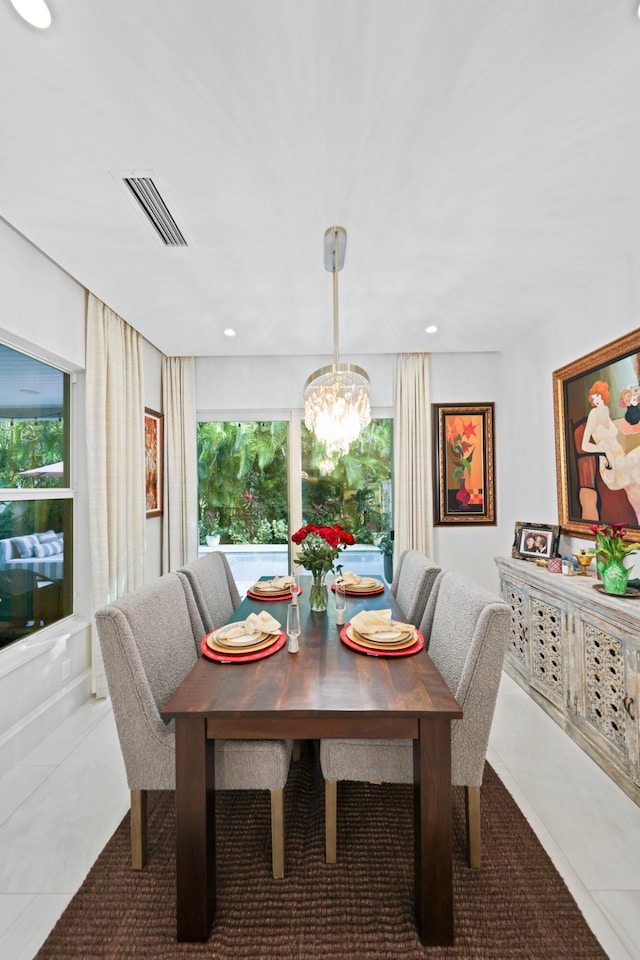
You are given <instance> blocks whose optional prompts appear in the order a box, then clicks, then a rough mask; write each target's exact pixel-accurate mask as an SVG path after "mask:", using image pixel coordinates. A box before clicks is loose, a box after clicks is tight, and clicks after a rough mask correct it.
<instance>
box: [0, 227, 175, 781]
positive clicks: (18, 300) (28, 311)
mask: <svg viewBox="0 0 640 960" xmlns="http://www.w3.org/2000/svg"><path fill="white" fill-rule="evenodd" d="M0 262H1V263H2V283H1V284H0V339H2V340H3V341H4V342H6V343H8V344H9V345H11V346H15V347H16V348H18V349H23V350H25V351H27V352H28V353H31V354H33V355H34V356H37V357H38V358H39V359H42V360H45V361H49V362H51V363H53V364H55V365H56V366H59V367H60V368H61V369H63V370H66V371H69V372H75V374H76V383H75V385H74V386H73V410H74V417H73V425H72V429H73V451H74V459H73V472H72V480H71V482H72V484H73V487H74V489H75V492H76V496H75V508H74V520H75V523H74V603H75V610H76V615H75V616H74V617H72V618H70V619H68V620H65V621H63V622H62V623H61V624H58V625H53V626H51V627H47V628H45V629H44V630H40V631H38V633H36V634H34V635H33V637H31V638H28V639H27V640H25V641H19V642H18V643H15V644H12V645H11V646H10V647H7V648H4V649H3V650H0V774H2V773H3V772H4V771H5V770H6V769H8V768H9V767H10V766H11V765H12V764H13V763H15V762H16V760H18V759H19V757H21V756H23V755H24V753H25V752H26V751H28V750H29V749H31V748H32V747H33V746H35V745H36V744H37V743H38V741H39V740H40V739H41V738H42V736H44V735H45V734H46V733H50V732H51V730H52V729H53V728H54V727H55V725H56V724H57V723H59V722H60V721H61V720H63V719H64V717H66V716H68V715H69V714H70V713H71V712H72V711H73V710H75V709H76V707H77V706H79V704H80V703H82V702H83V700H85V699H86V698H87V696H89V694H90V619H91V613H92V609H91V607H92V604H91V563H90V545H89V530H88V515H89V514H88V511H89V505H88V490H87V468H86V443H85V435H86V432H85V420H84V397H85V382H84V372H83V368H84V362H85V321H86V291H85V289H84V288H83V287H82V286H81V285H80V284H79V283H77V282H76V281H75V280H73V279H72V278H71V277H69V275H68V274H66V273H65V272H64V271H63V270H61V269H60V268H59V267H57V266H56V265H55V264H54V263H52V261H51V260H49V259H48V258H47V257H45V256H44V255H43V254H42V253H40V251H38V250H37V249H36V248H35V247H34V246H32V245H31V244H30V243H29V242H28V241H26V240H25V239H24V238H23V237H22V236H21V235H20V234H19V233H17V232H16V231H14V230H13V229H12V228H11V227H10V226H9V225H8V224H7V223H5V222H4V221H3V220H1V219H0ZM160 356H161V355H160V353H159V352H158V351H157V350H156V349H155V348H154V347H153V346H151V345H150V344H146V343H145V346H144V352H143V369H144V389H145V404H146V405H147V406H149V407H152V408H153V409H155V410H161V402H162V400H161V388H160ZM161 524H162V521H161V519H159V518H153V519H151V520H148V521H147V544H146V550H145V578H147V577H148V578H151V579H152V578H153V577H154V576H158V575H159V574H160V569H161V560H162V550H161V533H162V525H161ZM66 660H69V661H70V663H71V676H70V677H69V678H68V679H66V680H64V681H63V680H62V662H63V661H66Z"/></svg>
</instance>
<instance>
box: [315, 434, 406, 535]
mask: <svg viewBox="0 0 640 960" xmlns="http://www.w3.org/2000/svg"><path fill="white" fill-rule="evenodd" d="M392 460H393V455H392V421H391V420H388V419H376V420H372V421H371V423H370V424H369V426H368V427H365V429H364V430H363V431H362V433H361V434H360V436H359V437H358V439H357V440H356V441H355V442H354V443H352V444H351V448H350V450H349V453H348V454H346V456H340V457H338V458H336V459H335V460H331V459H329V458H327V455H326V452H325V449H324V444H321V443H319V442H318V440H316V438H315V435H314V434H312V433H311V432H310V431H309V430H307V429H306V427H305V426H304V425H303V426H302V520H303V522H304V523H315V524H318V525H319V526H321V525H329V526H330V525H332V524H334V523H339V524H340V525H341V526H342V527H344V528H346V529H348V530H350V531H351V533H353V535H354V537H355V539H356V542H357V543H370V544H373V543H376V542H377V541H378V539H379V537H380V535H382V534H386V533H387V532H388V531H389V529H390V527H391V473H392Z"/></svg>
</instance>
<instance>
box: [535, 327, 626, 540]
mask: <svg viewBox="0 0 640 960" xmlns="http://www.w3.org/2000/svg"><path fill="white" fill-rule="evenodd" d="M553 383H554V410H555V433H556V462H557V464H558V478H557V481H558V512H559V519H560V526H561V528H562V532H563V533H568V534H573V535H578V536H587V537H588V536H590V534H591V535H592V531H591V530H590V527H591V526H592V525H593V524H594V523H604V524H619V525H622V526H624V527H625V528H626V529H627V530H628V531H629V535H630V537H631V538H632V539H634V540H640V331H637V330H636V331H634V332H633V333H630V334H628V335H627V336H626V337H621V338H620V339H619V340H616V341H614V342H613V343H610V344H608V345H607V346H604V347H601V348H600V349H599V350H595V351H594V352H593V353H590V354H588V355H587V356H585V357H582V358H581V359H580V360H576V361H575V362H574V363H571V364H568V365H567V366H566V367H563V368H562V369H560V370H556V371H555V372H554V374H553Z"/></svg>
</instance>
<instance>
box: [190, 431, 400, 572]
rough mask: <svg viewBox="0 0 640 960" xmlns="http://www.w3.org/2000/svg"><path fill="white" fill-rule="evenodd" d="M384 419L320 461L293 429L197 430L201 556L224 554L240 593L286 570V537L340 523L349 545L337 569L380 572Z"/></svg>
mask: <svg viewBox="0 0 640 960" xmlns="http://www.w3.org/2000/svg"><path fill="white" fill-rule="evenodd" d="M392 440H393V432H392V421H391V420H389V419H380V420H374V421H372V423H371V424H370V425H369V427H367V428H366V430H364V431H363V432H362V434H361V436H360V437H359V439H358V440H357V441H356V442H355V443H354V444H352V446H351V450H350V451H349V453H348V454H347V455H346V456H343V457H337V458H334V459H331V458H328V457H327V455H326V451H325V449H324V446H323V445H321V444H318V443H317V441H316V439H315V437H314V436H313V435H312V434H310V433H309V432H308V431H307V430H306V428H305V427H304V424H302V423H301V422H300V421H297V420H295V421H292V422H291V423H288V422H286V421H248V422H237V421H227V422H210V421H207V422H202V423H199V424H198V477H199V482H198V496H199V533H200V545H201V546H200V550H201V552H204V551H206V550H211V549H214V550H215V549H222V550H224V552H225V553H226V554H227V556H228V559H229V562H230V564H231V568H232V570H233V573H234V576H235V578H236V581H237V582H238V586H239V588H240V589H241V590H243V589H245V588H246V587H247V586H250V585H251V584H252V583H253V582H255V579H256V577H257V576H259V575H261V574H271V575H274V574H284V573H287V571H288V570H289V569H290V562H291V561H290V555H289V548H290V534H291V532H292V531H293V530H294V529H296V528H297V527H298V526H300V525H301V524H302V523H317V524H318V525H323V524H333V523H339V524H340V525H341V526H343V527H344V528H345V529H347V530H349V531H350V532H352V533H353V534H354V536H355V538H356V546H354V547H350V548H349V550H348V555H346V554H345V557H344V562H345V566H346V567H347V568H348V569H353V570H355V571H356V572H360V573H363V572H366V573H375V574H382V572H383V554H382V552H381V549H380V548H379V544H380V541H381V540H382V539H383V538H385V537H387V536H388V534H389V532H390V530H391V472H392Z"/></svg>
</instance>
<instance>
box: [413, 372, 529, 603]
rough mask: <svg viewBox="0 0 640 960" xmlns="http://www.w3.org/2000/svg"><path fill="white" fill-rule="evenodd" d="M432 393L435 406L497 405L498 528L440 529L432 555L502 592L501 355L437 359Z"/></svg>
mask: <svg viewBox="0 0 640 960" xmlns="http://www.w3.org/2000/svg"><path fill="white" fill-rule="evenodd" d="M430 389H431V401H432V403H495V422H494V438H495V471H496V519H497V524H496V525H495V526H492V525H485V524H465V525H464V526H458V525H454V524H451V525H450V526H441V527H434V531H433V551H432V553H433V557H434V559H435V560H437V561H438V563H439V564H440V566H441V567H442V568H443V569H447V570H456V571H457V572H458V573H462V574H464V575H465V576H467V577H470V578H471V579H473V580H476V581H477V582H478V583H481V584H482V585H483V586H485V587H486V588H487V589H488V590H496V591H497V589H498V575H497V571H496V569H495V565H494V563H493V558H494V557H495V556H497V555H498V554H500V553H503V552H504V549H503V542H504V538H505V518H504V508H503V502H502V491H503V482H502V470H503V465H504V460H505V458H506V456H508V449H507V448H506V445H505V443H504V433H503V430H504V424H505V421H506V420H508V419H509V414H508V411H507V410H505V404H504V403H503V396H502V385H501V377H500V355H499V354H497V353H467V354H460V353H434V354H432V356H431V361H430ZM512 529H513V528H512Z"/></svg>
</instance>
